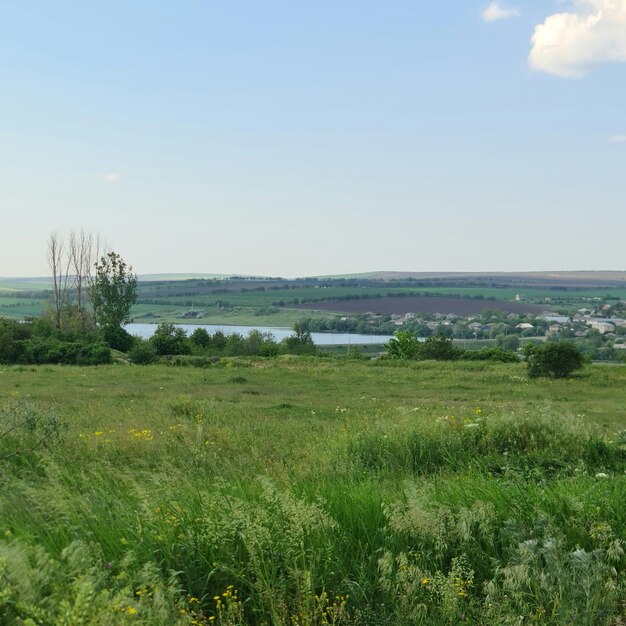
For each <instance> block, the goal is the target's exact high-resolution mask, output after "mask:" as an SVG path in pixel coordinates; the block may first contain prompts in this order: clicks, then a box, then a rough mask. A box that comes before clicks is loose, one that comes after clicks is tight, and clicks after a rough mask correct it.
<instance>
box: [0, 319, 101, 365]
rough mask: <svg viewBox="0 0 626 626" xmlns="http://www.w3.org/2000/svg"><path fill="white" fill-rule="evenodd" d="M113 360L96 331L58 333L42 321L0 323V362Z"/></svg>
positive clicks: (87, 361) (81, 362)
mask: <svg viewBox="0 0 626 626" xmlns="http://www.w3.org/2000/svg"><path fill="white" fill-rule="evenodd" d="M111 360H112V357H111V350H110V348H109V347H108V346H107V345H105V344H104V343H103V342H102V339H101V338H100V336H99V335H98V334H97V333H95V332H86V331H82V332H81V331H77V330H71V331H58V330H56V329H54V328H53V327H52V325H51V324H49V323H48V322H46V321H45V320H42V319H38V320H34V321H26V322H17V321H15V320H0V363H7V364H10V363H33V364H43V363H62V364H65V365H100V364H104V363H110V362H111Z"/></svg>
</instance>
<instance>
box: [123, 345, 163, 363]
mask: <svg viewBox="0 0 626 626" xmlns="http://www.w3.org/2000/svg"><path fill="white" fill-rule="evenodd" d="M128 359H129V360H130V362H131V363H135V364H136V365H149V364H150V363H154V362H155V361H156V360H157V353H156V350H155V349H154V346H153V345H152V344H151V343H149V342H148V341H142V342H139V343H136V344H135V345H134V346H133V347H132V348H131V350H130V352H129V353H128Z"/></svg>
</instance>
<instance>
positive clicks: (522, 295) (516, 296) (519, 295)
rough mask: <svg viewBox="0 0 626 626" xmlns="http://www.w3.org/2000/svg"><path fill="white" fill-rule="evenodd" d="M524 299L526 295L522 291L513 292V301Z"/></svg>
mask: <svg viewBox="0 0 626 626" xmlns="http://www.w3.org/2000/svg"><path fill="white" fill-rule="evenodd" d="M524 300H526V296H525V295H524V294H523V293H517V294H515V302H523V301H524Z"/></svg>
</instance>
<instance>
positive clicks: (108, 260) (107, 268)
mask: <svg viewBox="0 0 626 626" xmlns="http://www.w3.org/2000/svg"><path fill="white" fill-rule="evenodd" d="M95 267H96V275H95V277H94V280H93V284H92V285H91V287H90V289H89V295H90V296H91V302H92V305H93V309H94V315H95V317H96V321H97V322H99V323H100V324H101V325H102V326H121V325H122V324H125V323H127V322H128V321H129V319H130V317H129V316H130V309H131V307H132V306H133V304H135V302H136V301H137V276H136V275H135V274H133V268H132V267H131V266H129V265H127V264H126V262H125V261H124V260H123V259H122V257H121V256H120V255H119V254H116V253H115V252H109V253H107V254H105V255H104V256H103V257H101V258H100V261H99V262H98V263H96V266H95Z"/></svg>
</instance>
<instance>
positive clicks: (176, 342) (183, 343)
mask: <svg viewBox="0 0 626 626" xmlns="http://www.w3.org/2000/svg"><path fill="white" fill-rule="evenodd" d="M150 343H151V344H152V346H153V347H154V349H155V351H156V353H157V354H158V355H159V356H163V355H167V354H189V353H190V352H191V348H190V346H189V340H188V339H187V333H185V331H184V330H183V329H182V328H178V327H177V326H174V324H168V323H163V324H159V325H158V327H157V329H156V331H155V333H154V335H152V337H150Z"/></svg>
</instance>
